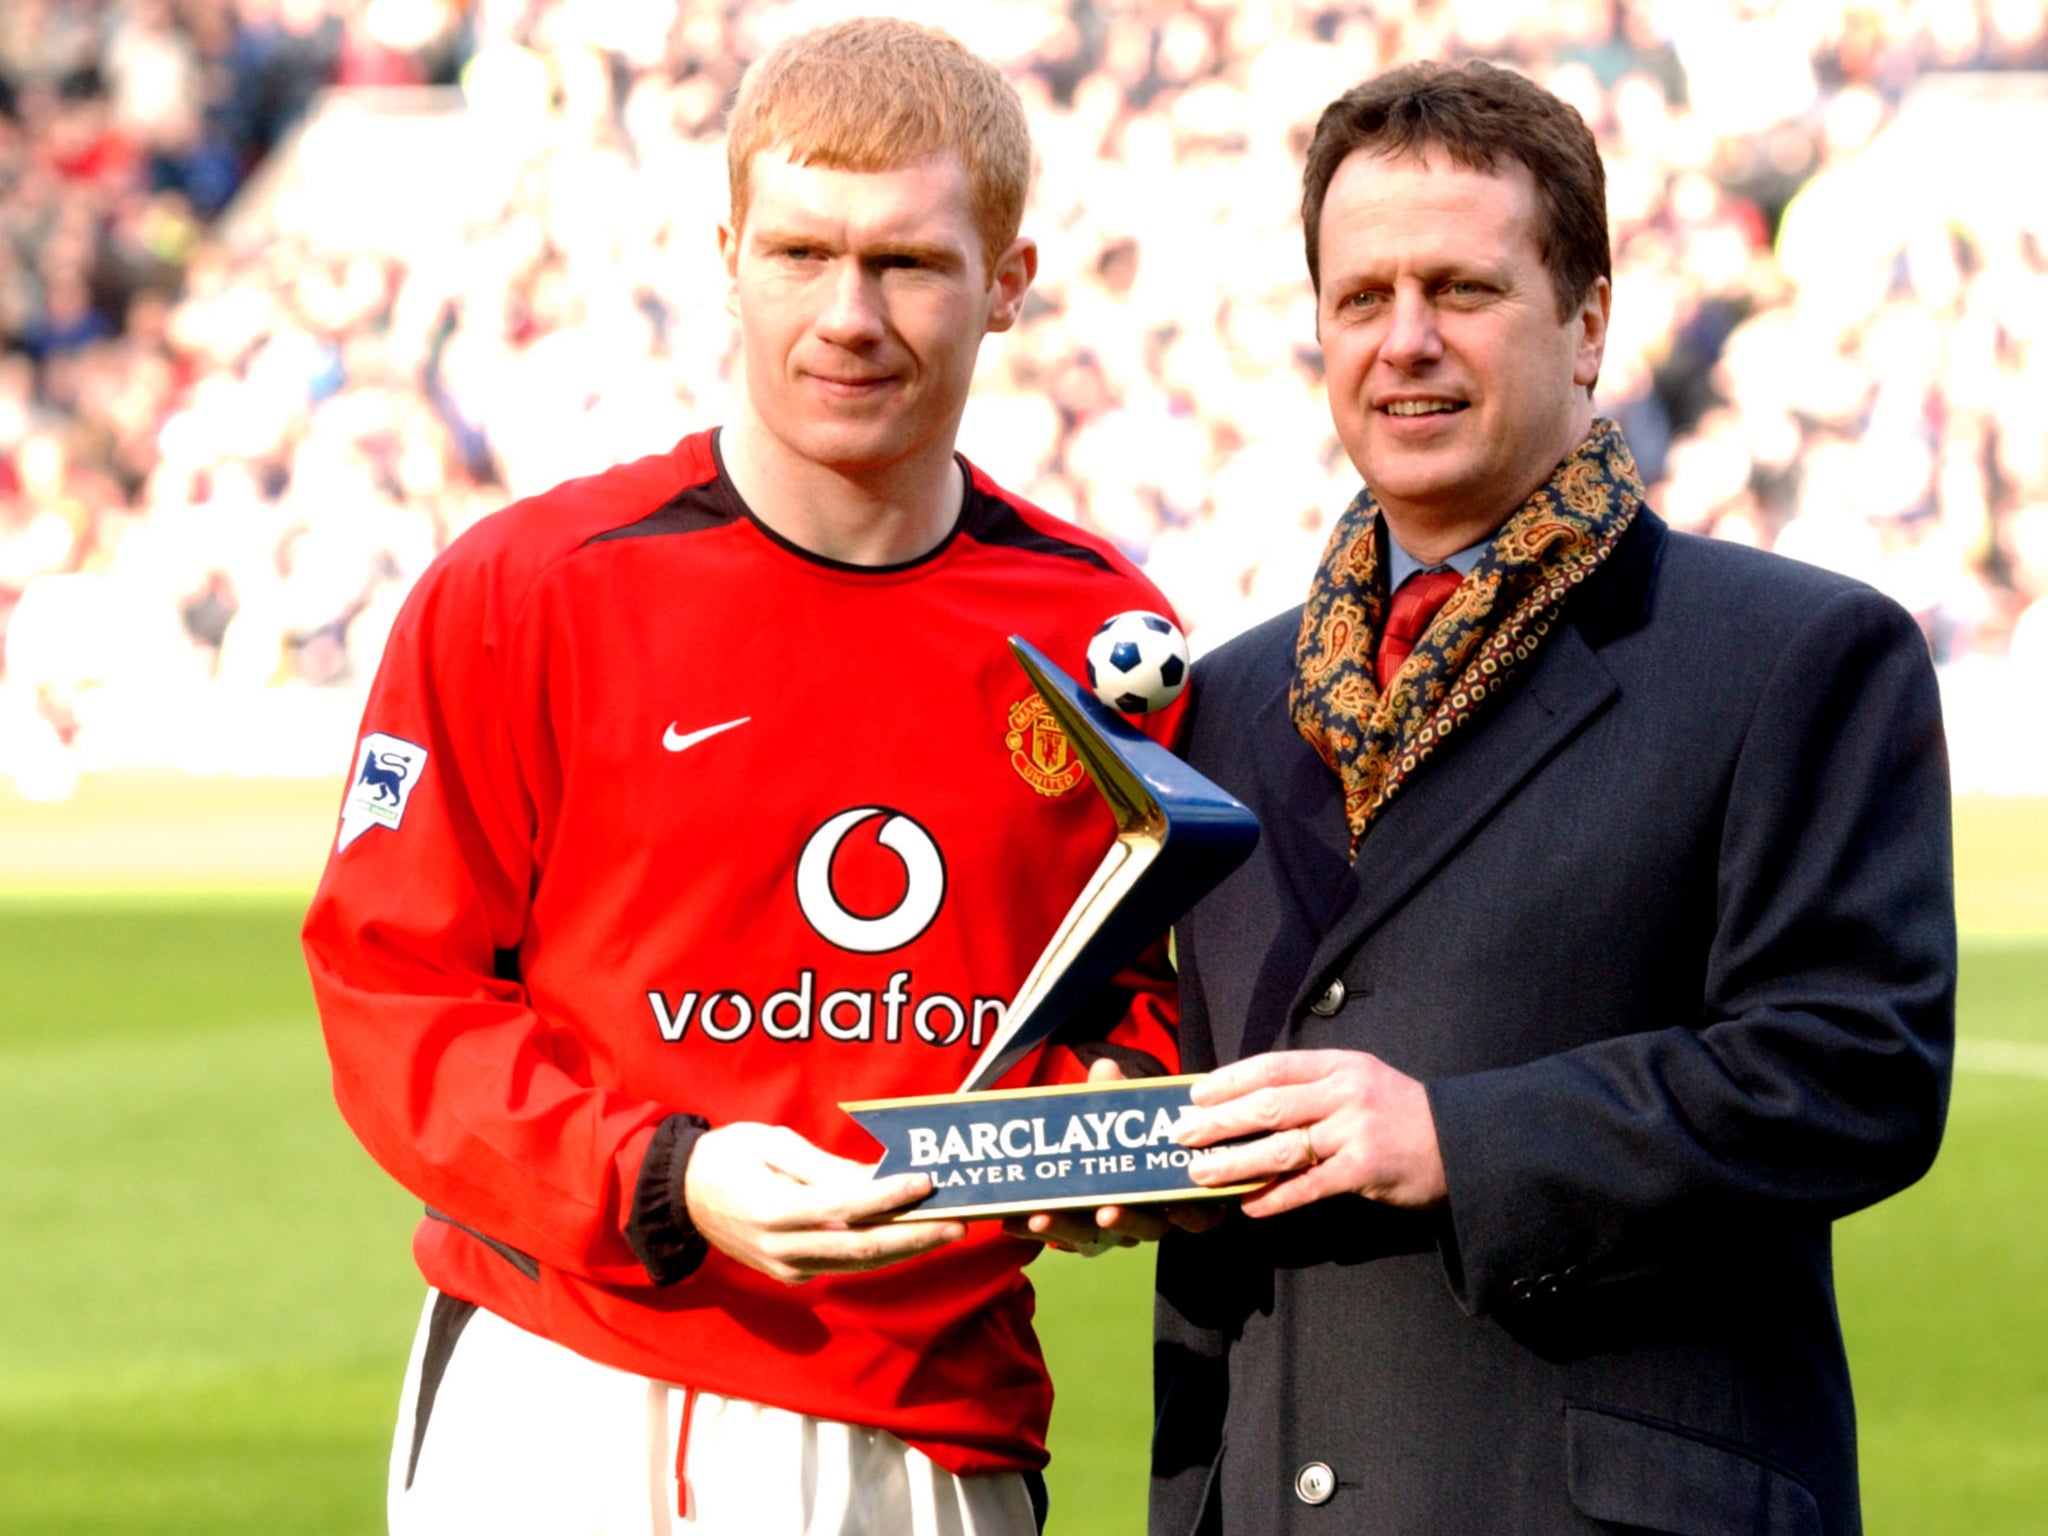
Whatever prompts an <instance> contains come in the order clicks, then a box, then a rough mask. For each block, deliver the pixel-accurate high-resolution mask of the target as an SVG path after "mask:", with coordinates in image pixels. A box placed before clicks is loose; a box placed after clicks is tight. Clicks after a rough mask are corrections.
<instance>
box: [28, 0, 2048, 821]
mask: <svg viewBox="0 0 2048 1536" xmlns="http://www.w3.org/2000/svg"><path fill="white" fill-rule="evenodd" d="M858 8H860V7H858V6H850V5H847V4H844V3H823V0H784V3H758V0H757V3H748V4H737V3H716V4H713V3H701V0H681V3H673V0H475V3H473V4H458V3H454V0H8V3H7V5H6V6H5V7H4V11H0V776H11V777H12V779H13V781H14V783H15V785H16V787H17V789H18V790H19V791H20V792H21V793H24V794H28V795H42V796H57V795H61V794H63V793H65V792H66V791H67V788H68V786H69V785H70V784H72V783H73V782H75V780H76V776H77V774H78V773H79V772H80V771H81V770H93V769H98V768H107V767H129V766H159V767H178V768H182V769H186V770H191V771H202V772H217V771H236V772H245V773H331V772H333V771H335V769H336V768H337V767H338V765H340V764H341V763H342V762H343V761H345V758H346V754H347V750H348V741H349V739H350V737H351V734H352V732H353V730H354V724H355V716H356V711H357V709H358V708H359V703H360V693H359V689H360V686H361V685H362V683H363V682H364V681H365V680H366V679H367V677H368V675H369V674H370V672H371V671H372V670H373V669H374V667H375V664H376V660H377V657H378V654H379V652H380V650H381V645H382V638H383V636H384V635H385V634H386V633H387V632H388V629H389V626H390V623H391V621H392V618H393V616H394V614H395V612H396V609H397V606H398V604H399V603H400V601H401V600H402V599H403V596H404V594H405V592H406V590H407V588H408V586H409V584H410V583H411V581H412V580H413V579H414V578H415V577H416V576H417V575H418V573H419V571H420V570H421V569H422V568H423V566H424V565H425V563H426V562H427V561H429V560H430V559H432V557H433V555H434V554H435V552H436V551H437V550H439V549H440V548H442V547H443V546H445V544H446V543H447V542H448V541H449V540H450V539H451V538H453V537H454V536H456V535H457V534H458V533H460V532H461V531H462V530H463V529H464V528H466V527H468V526H469V525H470V524H471V523H472V522H474V521H475V520H476V518H478V517H479V516H482V515H483V514H485V513H486V512H488V511H490V510H492V509H493V508H495V507H497V506H499V505H502V504H503V503H504V502H505V501H507V500H509V499H511V498H512V497H514V496H518V495H522V494H525V493H527V492H530V491H534V490H537V489H540V488H542V487H544V486H546V485H548V484H550V483H552V482H554V481H555V480H558V479H560V478H562V477H564V476H566V475H568V474H572V473H578V472H582V471H585V470H589V469H594V468H597V467H600V466H602V465H603V464H605V463H608V462H611V461H613V460H615V459H617V458H620V457H624V456H628V455H634V454H638V453H642V452H646V451H648V450H649V449H650V448H652V447H656V446H659V445H662V444H665V443H667V442H669V441H671V440H673V438H674V437H676V436H677V435H679V434H680V433H681V432H682V431H684V430H686V429H687V428H689V427H691V426H694V425H698V424H702V423H705V422H708V421H714V420H717V419H719V418H720V417H721V416H722V415H723V414H724V412H725V402H726V400H727V398H728V396H727V392H728V390H729V388H730V385H731V378H732V367H733V361H734V350H733V347H734V342H733V336H732V333H731V326H730V323H729V318H728V316H727V315H726V313H725V310H724V307H723V299H724V286H723V278H722V274H721V273H720V271H719V269H718V267H717V264H716V256H715V247H714V242H713V228H714V225H715V223H716V221H717V219H718V217H719V215H720V213H721V212H722V211H723V209H724V207H725V185H724V175H725V172H724V161H723V148H722V142H721V138H720V118H721V112H722V109H723V105H724V102H725V99H726V95H727V92H728V91H729V89H730V88H731V86H732V84H733V83H734V81H735V80H736V78H737V76H738V72H739V69H740V66H741V65H742V64H743V62H744V61H745V60H747V59H748V58H750V57H752V56H754V55H755V54H757V53H758V52H760V51H761V50H762V49H763V48H764V47H766V46H768V45H769V44H770V43H772V42H773V41H774V40H775V39H776V38H777V37H779V36H781V35H783V34H784V33H785V32H786V31H788V30H792V29H796V28H800V27H804V26H808V25H812V24H814V23H816V22H818V21H820V20H824V19H828V18H829V17H831V16H833V15H837V14H844V13H846V12H847V11H849V10H852V9H858ZM889 8H890V9H893V10H896V11H899V12H907V13H910V14H916V15H921V16H922V18H923V19H927V20H931V21H933V22H935V23H936V24H939V25H943V26H946V27H948V28H950V29H951V30H953V31H955V32H956V33H957V34H958V35H960V36H961V37H962V39H963V40H964V41H966V42H967V43H968V44H969V45H970V46H972V47H974V48H976V49H977V50H978V51H980V52H982V53H984V54H986V55H988V56H990V57H993V58H997V59H999V60H1002V61H1003V62H1005V64H1006V65H1007V66H1008V67H1009V68H1010V69H1011V70H1012V73H1013V76H1014V78H1015V79H1016V80H1017V82H1018V85H1019V87H1020V89H1021V90H1022V91H1023V92H1024V94H1025V98H1026V102H1027V105H1028V107H1029V109H1030V110H1031V113H1032V116H1033V121H1034V131H1035V133H1036V136H1037V143H1038V149H1039V156H1040V160H1041V169H1040V173H1039V176H1038V179H1037V184H1036V190H1035V193H1034V198H1035V204H1034V207H1033V209H1032V211H1031V214H1030V216H1029V218H1028V220H1027V227H1028V228H1030V229H1031V230H1032V231H1033V232H1034V233H1036V234H1037V235H1038V237H1039V239H1040V241H1041V245H1042V248H1043V256H1042V262H1041V277H1040V280H1039V283H1038V285H1037V289H1036V291H1035V294H1034V297H1033V299H1032V301H1031V307H1030V309H1029V311H1028V313H1027V319H1026V322H1025V323H1024V324H1023V325H1022V326H1021V327H1020V328H1019V330H1018V331H1017V332H1016V333H1014V334H1013V335H1012V336H1010V337H1008V338H1005V339H1004V341H1003V342H1002V343H1001V344H1000V345H999V346H996V347H992V348H990V349H988V350H987V351H986V353H985V354H984V363H983V372H982V375H981V377H980V378H979V379H978V381H977V390H978V393H979V395H980V399H979V401H978V403H977V404H976V406H975V408H974V409H973V410H972V411H970V413H969V417H968V423H967V428H966V431H965V433H964V434H963V438H962V446H963V449H964V450H965V451H966V452H967V453H968V454H969V456H970V457H972V458H974V459H976V460H977V461H978V462H980V463H982V464H983V465H985V466H986V467H987V468H988V469H989V470H991V471H992V472H993V473H994V474H996V475H997V477H998V478H1000V479H1002V480H1004V481H1005V482H1007V483H1009V484H1012V485H1015V486H1017V487H1018V488H1020V489H1022V490H1024V491H1025V492H1026V493H1027V494H1029V495H1031V496H1033V497H1034V498H1035V499H1037V500H1038V501H1040V502H1042V503H1043V504H1044V505H1046V506H1048V507H1050V508H1052V509H1054V510H1056V511H1058V512H1061V513H1063V514H1065V515H1068V516H1071V517H1074V518H1077V519H1079V520H1081V521H1083V522H1085V523H1087V524H1089V525H1091V526H1093V527H1095V528H1097V529H1100V530H1101V531H1103V532H1104V533H1106V534H1107V535H1108V536H1110V537H1112V538H1114V539H1115V540H1116V541H1117V542H1118V543H1119V544H1120V545H1122V546H1123V547H1124V548H1125V549H1126V550H1128V551H1129V552H1130V553H1131V554H1132V555H1133V556H1134V557H1137V558H1139V559H1141V560H1142V561H1143V562H1144V563H1145V564H1146V566H1147V568H1148V570H1149V571H1150V572H1151V574H1152V575H1153V576H1154V578H1155V579H1156V580H1157V581H1159V583H1160V584H1161V585H1162V586H1163V587H1164V588H1165V589H1166V590H1167V591H1168V592H1169V593H1170V594H1171V595H1172V596H1173V597H1174V599H1175V601H1176V602H1177V603H1178V604H1180V605H1181V607H1182V609H1183V611H1184V613H1185V615H1186V616H1187V618H1188V619H1189V623H1190V630H1191V636H1192V638H1193V640H1194V643H1195V645H1196V648H1197V650H1198V651H1199V650H1201V649H1203V648H1205V647H1208V646H1212V645H1214V644H1215V643H1217V642H1218V641H1219V640H1220V639H1222V638H1224V637H1226V636H1227V635H1229V634H1231V633H1234V632H1235V631H1236V630H1238V629H1240V628H1242V627H1244V626H1245V625H1246V624H1248V623H1250V622H1252V621H1254V620H1256V619H1258V618H1260V617H1263V616H1265V615H1266V614H1269V613H1271V612H1274V611H1276V610H1278V609H1280V608H1281V607H1283V606H1285V605H1287V604H1288V603H1290V602H1292V601H1294V600H1296V599H1297V598H1298V596H1299V594H1300V592H1301V591H1302V590H1303V587H1304V585H1305V581H1306V574H1307V572H1308V570H1309V569H1310V567H1311V565H1312V563H1313V561H1314V559H1315V556H1316V554H1317V552H1318V550H1319V549H1320V546H1321V543H1322V541H1323V538H1324V536H1325V534H1326V532H1327V529H1328V526H1329V523H1330V520H1331V519H1332V518H1333V517H1334V515H1335V514H1336V513H1337V512H1338V511H1339V510H1341V508H1342V506H1343V504H1344V502H1345V501H1346V500H1347V498H1348V497H1349V495H1350V493H1351V491H1352V489H1353V488H1354V485H1355V478H1354V476H1353V474H1352V472H1351V470H1350V467H1349V465H1348V464H1346V463H1345V462H1344V460H1343V457H1342V455H1341V453H1340V452H1339V451H1338V449H1337V445H1336V443H1335V441H1334V439H1333V437H1332V436H1331V434H1330V432H1329V429H1328V421H1327V416H1326V413H1325V410H1324V408H1323V405H1322V402H1321V399H1320V381H1319V377H1318V366H1317V357H1316V352H1315V349H1314V345H1313V327H1312V323H1311V322H1312V313H1313V310H1312V304H1311V301H1310V299H1309V296H1308V293H1307V289H1306V284H1305V282H1304V281H1303V279H1302V275H1301V274H1302V262H1301V252H1300V224H1299V217H1298V214H1297V212H1296V209H1295V198H1296V185H1297V182H1296V174H1297V173H1296V167H1297V165H1298V156H1299V151H1300V146H1301V144H1302V142H1303V140H1304V135H1305V132H1306V129H1307V127H1308V126H1309V118H1310V116H1311V115H1312V114H1313V112H1314V111H1315V110H1316V109H1317V108H1318V107H1319V106H1320V104H1321V103H1322V102H1324V101H1325V100H1327V99H1328V98H1329V97H1330V96H1332V95H1334V94H1335V93H1336V92H1337V91H1338V90H1341V89H1342V88H1343V87H1344V86H1345V85H1347V84H1349V83H1351V82H1352V81H1354V80H1357V79H1359V78H1362V77H1363V76H1365V75H1367V74H1369V73H1372V72H1373V71H1375V70H1376V69H1378V68H1381V67H1383V66H1386V65H1390V64H1392V63H1395V62H1398V61H1401V60H1404V59H1409V58H1416V57H1453V56H1460V55H1466V54H1478V55H1482V56H1486V57H1491V58H1495V59H1498V60H1501V61H1503V62H1507V63H1510V64H1513V65H1514V66H1515V67H1518V68H1521V69H1523V70H1525V71H1527V72H1529V73H1531V74H1532V75H1534V76H1536V77H1537V78H1539V79H1541V80H1543V81H1544V82H1545V83H1546V84H1548V85H1550V86H1551V87H1552V88H1553V89H1555V90H1557V91H1558V92H1559V93H1560V94H1562V95H1564V96H1565V97H1566V98H1567V99H1568V100H1571V101H1572V102H1573V103H1574V104H1576V105H1577V106H1578V107H1579V109H1580V111H1581V112H1582V113H1583V114H1584V115H1585V116H1586V118H1587V120H1588V121H1589V122H1590V123H1591V124H1592V125H1593V127H1594V129H1595V131H1596V133H1597V134H1598V136H1599V137H1600V140H1601V143H1602V146H1603V149H1604V151H1605V153H1606V155H1607V158H1608V164H1609V171H1610V204H1611V210H1612V218H1613V227H1614V232H1615V264H1616V292H1617V303H1616V327H1615V333H1614V336H1613V338H1612V341H1611V344H1610V348H1609V354H1608V359H1607V364H1606V368H1605V373H1604V375H1603V379H1602V383H1601V405H1602V409H1603V410H1605V411H1606V412H1607V413H1608V414H1610V415H1613V416H1615V417H1617V418H1618V419H1619V420H1620V421H1621V422H1622V423H1623V425H1624V426H1625V428H1626V429H1627V432H1628V435H1629V438H1630V441H1631V442H1632V443H1633V444H1634V446H1635V448H1636V451H1637V454H1638V456H1639V458H1640V459H1641V461H1642V464H1643V468H1644V471H1645V474H1646V478H1648V479H1649V480H1650V481H1651V482H1652V484H1653V496H1652V500H1653V504H1655V505H1656V506H1658V507H1659V508H1660V510H1662V511H1663V512H1664V513H1665V515H1666V516H1667V517H1669V518H1670V519H1671V520H1672V521H1673V522H1674V523H1676V524H1677V525H1678V526H1681V527H1684V528H1689V529H1694V530H1697V531H1701V532H1705V533H1710V534H1712V535H1713V536H1715V537H1720V538H1729V539H1740V540H1744V541H1746V542H1750V543H1755V544H1760V545H1765V546H1772V547H1776V548H1778V549H1780V550H1782V551H1784V552H1785V553H1788V554H1793V555H1796V556H1798V557H1800V558H1802V559H1808V560H1814V561H1817V562H1820V563H1823V564H1827V565H1831V566H1835V567H1838V568H1841V569H1845V570H1849V571H1852V572H1854V573H1856V574H1858V575H1860V576H1863V577H1865V578H1866V579H1868V580H1870V581H1872V582H1874V583H1876V584H1877V585H1878V586H1880V587H1883V588H1884V589H1885V590H1887V591H1889V592H1891V593H1892V594H1893V595H1895V596H1896V597H1898V598H1899V600H1900V601H1902V602H1903V603H1905V604H1906V605H1907V606H1908V607H1909V608H1910V609H1911V610H1912V611H1913V612H1914V613H1915V614H1916V615H1918V617H1919V618H1920V621H1921V623H1922V626H1923V628H1924V630H1925V632H1926V634H1927V638H1928V643H1929V645H1930V647H1931V648H1932V649H1933V652H1934V654H1935V656H1936V659H1937V661H1938V662H1939V663H1940V665H1941V667H1942V673H1943V679H1944V688H1945V690H1946V692H1947V696H1948V701H1949V706H1950V727H1951V733H1952V738H1953V741H1954V747H1955V757H1956V765H1957V777H1958V783H1959V785H1960V786H1961V787H1964V788H1972V789H1990V790H2003V791H2011V792H2035V793H2040V792H2048V722H2044V721H2043V720H2042V719H2041V718H2040V717H2041V716H2042V714H2043V712H2042V711H2041V710H2040V708H2039V700H2040V699H2042V698H2043V697H2048V183H2044V182H2043V181H2042V180H2041V178H2040V177H2039V176H2037V175H2035V174H2034V173H2033V172H2032V171H2031V170H2029V169H2028V166H2029V164H2030V160H2031V157H2030V155H2029V154H2028V153H2027V152H2026V151H2027V150H2028V149H2029V148H2030V147H2031V146H2036V145H2039V144H2041V143H2044V142H2048V75H2044V74H2043V73H2041V71H2043V70H2044V69H2048V0H1863V3H1851V0H1802V3H1793V0H1718V3H1704V0H1683V3H1681V0H1656V3H1652V0H1554V3H1552V4H1550V5H1547V6H1545V7H1541V8H1535V7H1528V6H1524V5H1520V4H1513V3H1508V0H1372V3H1354V4H1346V5H1335V4H1317V3H1310V0H1268V3H1241V0H1231V3H1221V0H988V3H981V4H976V5H974V6H971V7H962V6H957V5H942V4H938V3H935V0H934V3H928V4H924V5H921V6H920V5H903V4H898V5H894V6H891V7H889ZM2028 699H2032V700H2033V701H2034V703H2033V704H2032V705H2031V706H2029V705H2027V704H2026V702H2025V701H2026V700H2028Z"/></svg>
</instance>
